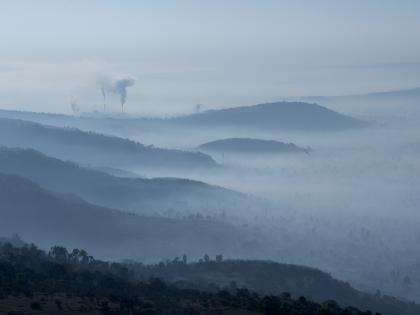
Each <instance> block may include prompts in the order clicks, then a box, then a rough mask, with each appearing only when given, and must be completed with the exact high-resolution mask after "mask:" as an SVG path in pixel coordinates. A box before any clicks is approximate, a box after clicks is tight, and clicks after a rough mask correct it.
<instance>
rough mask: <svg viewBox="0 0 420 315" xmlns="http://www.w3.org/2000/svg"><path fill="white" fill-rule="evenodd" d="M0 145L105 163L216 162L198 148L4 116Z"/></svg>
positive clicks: (186, 164)
mask: <svg viewBox="0 0 420 315" xmlns="http://www.w3.org/2000/svg"><path fill="white" fill-rule="evenodd" d="M0 145H3V146H9V147H23V148H32V149H35V150H39V151H41V152H43V153H45V154H48V155H52V156H54V157H58V158H63V159H71V160H73V161H77V162H80V163H84V164H92V165H98V166H105V167H117V168H118V167H119V166H121V165H124V167H136V168H138V169H147V168H159V169H160V170H162V169H163V170H164V169H168V168H169V169H172V168H176V169H178V168H188V169H190V168H197V167H205V168H208V167H211V166H215V165H216V164H215V162H214V161H213V160H212V158H211V157H210V156H208V155H206V154H203V153H199V152H186V151H180V150H171V149H162V148H155V147H153V146H145V145H143V144H141V143H138V142H135V141H131V140H129V139H124V138H119V137H115V136H107V135H102V134H98V133H93V132H85V131H81V130H79V129H72V128H61V127H52V126H46V125H41V124H38V123H34V122H29V121H23V120H15V119H6V118H0Z"/></svg>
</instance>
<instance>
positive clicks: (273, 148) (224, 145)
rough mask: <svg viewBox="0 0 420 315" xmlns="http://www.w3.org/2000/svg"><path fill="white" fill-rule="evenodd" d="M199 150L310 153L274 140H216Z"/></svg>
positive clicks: (293, 145) (307, 150)
mask: <svg viewBox="0 0 420 315" xmlns="http://www.w3.org/2000/svg"><path fill="white" fill-rule="evenodd" d="M197 149H198V150H201V151H204V152H206V151H207V152H231V153H235V152H236V153H258V154H261V153H307V154H308V153H309V152H310V150H311V149H310V148H306V149H305V148H301V147H298V146H297V145H295V144H294V143H284V142H280V141H274V140H262V139H250V138H228V139H222V140H215V141H211V142H207V143H204V144H202V145H200V146H199V147H198V148H197Z"/></svg>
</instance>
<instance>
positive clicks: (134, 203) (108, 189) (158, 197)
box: [0, 147, 250, 216]
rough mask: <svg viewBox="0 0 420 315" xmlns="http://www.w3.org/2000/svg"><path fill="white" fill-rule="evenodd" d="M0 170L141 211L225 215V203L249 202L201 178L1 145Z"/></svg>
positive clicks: (241, 206)
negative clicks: (141, 174) (147, 174)
mask: <svg viewBox="0 0 420 315" xmlns="http://www.w3.org/2000/svg"><path fill="white" fill-rule="evenodd" d="M0 172H2V173H8V174H16V175H19V176H23V177H26V178H28V179H30V180H32V181H35V182H36V183H38V184H40V185H41V186H43V187H45V188H47V189H49V190H52V191H56V192H60V193H67V194H75V195H78V196H80V197H82V198H83V199H85V200H87V201H88V202H91V203H94V204H97V205H101V206H104V207H110V208H117V209H122V210H129V211H132V212H136V213H139V214H156V213H161V214H167V215H171V216H175V215H181V216H188V215H192V214H196V213H202V214H204V215H212V216H215V215H217V216H220V215H222V214H224V215H229V213H224V212H226V209H234V211H238V212H242V213H243V211H244V209H246V207H245V205H248V206H249V204H250V200H249V198H247V197H246V196H245V195H243V194H240V193H236V192H233V191H231V190H227V189H223V188H220V187H216V186H210V185H207V184H205V183H203V182H198V181H193V180H188V179H179V178H153V179H147V178H128V177H116V176H112V175H110V174H107V173H105V172H101V171H98V170H95V169H92V168H87V167H81V166H79V165H77V164H75V163H72V162H64V161H61V160H59V159H56V158H52V157H48V156H46V155H44V154H41V153H39V152H37V151H34V150H31V149H13V148H5V147H3V148H0ZM236 209H238V210H236ZM231 214H232V213H231ZM237 214H238V215H239V213H237Z"/></svg>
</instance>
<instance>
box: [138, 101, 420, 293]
mask: <svg viewBox="0 0 420 315" xmlns="http://www.w3.org/2000/svg"><path fill="white" fill-rule="evenodd" d="M355 108H356V107H355ZM348 109H349V110H350V111H351V109H352V108H350V107H348ZM353 112H354V110H353ZM378 116H379V115H378ZM360 117H362V118H365V119H368V120H370V121H371V122H372V126H371V127H369V128H364V129H360V130H357V131H345V132H337V133H312V134H307V133H306V134H302V133H301V134H299V133H290V132H284V133H283V132H276V133H271V134H267V133H259V132H250V131H242V132H238V131H235V130H233V129H232V130H223V131H211V130H209V129H203V130H198V131H195V132H190V131H188V130H185V131H184V130H179V131H178V132H175V133H166V132H164V131H162V134H161V135H159V133H158V134H153V135H148V134H147V133H142V134H141V136H140V135H133V137H135V138H137V139H138V140H140V141H143V142H146V143H147V142H153V143H154V144H156V145H160V146H167V147H177V148H183V149H188V148H194V147H196V146H198V145H199V144H201V143H204V142H206V141H211V140H216V139H223V138H228V137H250V138H261V139H273V140H279V141H284V142H293V143H295V144H297V145H299V146H302V147H306V146H309V147H311V148H312V149H313V151H312V152H311V153H310V154H309V155H306V154H289V155H288V154H286V155H266V156H256V155H243V154H242V155H239V154H233V153H217V154H212V156H213V158H214V159H215V160H216V161H217V162H218V163H220V164H221V165H222V166H223V168H222V169H220V170H218V171H214V170H213V171H211V172H208V173H205V172H194V173H190V174H188V177H191V178H194V179H198V180H202V181H205V182H208V183H211V184H215V185H221V186H223V187H227V188H231V189H234V190H238V191H241V192H246V193H249V194H252V195H255V196H258V197H262V198H265V199H268V200H270V201H271V202H272V205H270V206H267V207H266V208H264V209H262V210H261V209H258V210H256V213H255V216H256V217H258V218H256V217H253V218H251V217H250V218H247V219H246V221H248V224H250V225H252V224H254V225H257V226H259V228H261V229H262V230H264V231H265V232H266V233H267V236H268V237H270V238H272V239H276V238H278V239H279V240H281V242H280V243H279V249H278V251H277V255H275V256H273V257H269V258H272V259H276V260H281V261H284V262H293V263H299V264H306V265H311V266H317V267H319V268H321V269H323V270H328V271H330V272H331V273H332V274H333V275H334V276H338V277H339V278H341V279H344V280H346V281H351V283H353V284H355V285H359V286H360V287H362V288H365V289H370V290H375V288H381V289H383V290H384V291H385V292H389V293H392V294H396V295H399V296H404V297H410V298H413V299H417V300H418V295H417V293H418V292H419V290H420V257H419V255H418V244H420V229H419V226H420V211H419V210H420V209H419V204H420V194H419V187H420V176H419V175H420V159H419V156H420V136H419V135H420V133H419V131H420V128H419V127H418V126H419V124H418V122H420V119H419V116H417V115H416V114H415V112H413V113H412V114H411V113H409V114H407V115H402V113H401V112H400V111H399V107H398V105H396V106H395V109H394V111H393V113H391V114H390V113H389V112H388V113H387V115H386V119H385V118H383V117H380V116H379V117H378V118H377V119H375V111H372V112H371V113H369V112H368V111H365V112H363V113H362V114H361V115H360ZM149 136H150V138H149ZM159 140H160V141H159ZM132 171H136V170H135V169H134V170H132ZM144 175H147V176H157V175H163V176H168V173H167V172H166V173H165V174H157V173H156V172H153V173H150V174H144ZM172 175H174V176H181V175H182V174H179V173H176V172H174V173H173V174H172ZM183 175H184V176H186V175H185V173H184V174H183ZM407 279H409V280H407ZM407 283H409V284H407Z"/></svg>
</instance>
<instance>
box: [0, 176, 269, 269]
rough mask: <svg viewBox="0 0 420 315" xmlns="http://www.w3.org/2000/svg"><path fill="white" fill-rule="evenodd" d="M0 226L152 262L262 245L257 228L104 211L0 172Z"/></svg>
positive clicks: (46, 241) (40, 240)
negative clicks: (185, 255)
mask: <svg viewBox="0 0 420 315" xmlns="http://www.w3.org/2000/svg"><path fill="white" fill-rule="evenodd" d="M0 204H1V206H0V218H1V220H0V231H1V233H2V234H3V235H11V234H14V233H16V234H18V235H20V236H21V237H22V238H23V239H25V240H31V241H33V242H35V243H37V244H39V245H41V246H42V247H44V248H45V247H51V246H53V245H54V244H57V243H59V244H63V245H65V246H66V247H69V248H75V247H78V248H85V249H87V250H88V251H90V252H91V253H92V254H95V255H97V256H100V257H104V258H107V259H114V260H120V259H125V258H130V259H140V260H142V261H156V260H160V259H163V258H165V257H174V256H177V255H182V254H183V253H186V254H187V255H189V256H191V257H199V256H202V254H203V253H206V252H207V253H209V254H212V255H215V254H217V253H223V254H225V255H232V256H236V257H241V256H243V255H244V254H245V253H252V254H253V255H257V256H258V253H260V254H263V253H264V250H263V248H262V246H261V244H260V243H259V241H258V239H259V236H258V235H257V233H258V232H257V231H253V230H250V229H245V228H239V227H235V226H233V225H230V224H227V223H222V222H218V221H212V220H206V219H182V220H181V219H179V220H177V219H166V218H162V217H148V216H137V215H132V214H127V213H123V212H119V211H113V210H109V209H107V208H102V207H99V206H95V205H92V204H89V203H86V202H85V201H83V200H82V199H80V198H77V197H75V196H69V195H62V194H58V193H53V192H50V191H48V190H45V189H44V188H42V187H40V186H39V185H37V184H35V183H34V182H31V181H29V180H27V179H24V178H22V177H18V176H15V175H3V174H0Z"/></svg>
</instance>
